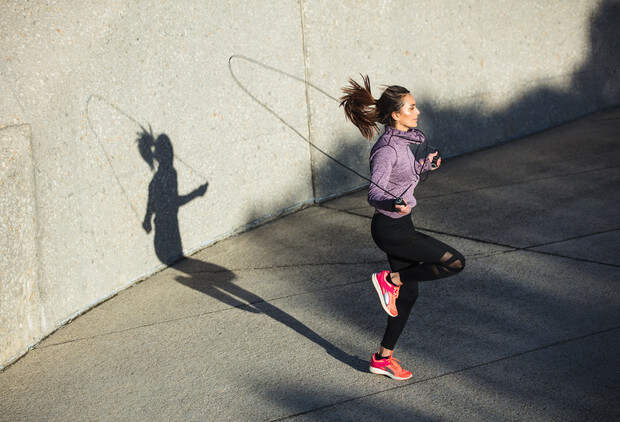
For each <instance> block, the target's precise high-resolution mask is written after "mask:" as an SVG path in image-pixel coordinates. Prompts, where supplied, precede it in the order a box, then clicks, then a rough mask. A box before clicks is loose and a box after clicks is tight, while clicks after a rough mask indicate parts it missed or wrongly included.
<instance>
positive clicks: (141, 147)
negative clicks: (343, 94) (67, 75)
mask: <svg viewBox="0 0 620 422" xmlns="http://www.w3.org/2000/svg"><path fill="white" fill-rule="evenodd" d="M234 59H238V60H245V61H248V62H250V63H254V64H256V65H258V66H261V67H263V68H265V69H268V70H271V71H273V72H277V73H280V74H282V75H285V76H287V77H289V78H291V79H293V80H296V81H299V82H302V83H303V84H304V85H306V86H310V87H312V88H314V89H316V90H317V91H319V92H320V93H322V94H323V95H325V96H326V97H328V98H330V99H332V100H334V101H336V102H337V103H340V100H339V99H338V98H335V97H333V96H332V95H330V94H329V93H327V92H325V91H324V90H322V89H321V88H319V87H317V86H316V85H314V84H312V83H310V82H308V81H306V80H305V79H302V78H299V77H297V76H295V75H292V74H290V73H287V72H284V71H282V70H280V69H276V68H275V67H272V66H269V65H266V64H264V63H261V62H259V61H257V60H254V59H252V58H250V57H246V56H243V55H232V56H230V57H229V59H228V69H229V71H230V75H231V76H232V78H233V80H234V81H235V83H236V84H237V85H238V86H239V88H241V90H242V91H243V92H245V93H246V94H247V95H248V96H249V97H250V98H251V99H252V100H253V101H254V102H256V103H257V104H258V105H260V106H261V107H262V108H263V109H265V110H266V111H268V112H269V113H270V114H271V115H273V116H274V117H275V118H276V119H278V120H279V121H280V122H281V123H282V124H284V125H285V126H286V127H288V128H289V129H291V130H292V131H293V132H294V133H295V134H296V135H297V136H299V137H300V138H301V139H302V140H303V141H304V142H305V143H307V144H308V145H310V146H311V147H312V148H314V149H315V150H317V151H318V152H320V153H321V154H323V155H324V156H325V157H327V158H329V159H330V160H332V161H334V162H335V163H336V164H338V165H339V166H341V167H343V168H344V169H346V170H348V171H350V172H351V173H353V174H355V175H356V176H358V177H360V178H361V179H363V180H366V181H367V182H368V183H370V184H372V185H374V186H376V187H378V188H379V189H381V190H382V191H383V192H385V193H387V194H388V195H390V196H391V197H393V198H394V204H395V205H405V201H404V200H403V199H402V196H403V195H404V194H405V193H406V192H407V191H408V190H409V189H410V188H411V186H413V183H414V182H412V183H411V184H410V185H409V186H407V188H406V189H405V190H404V191H403V192H402V193H400V194H399V195H396V194H394V193H392V192H390V191H389V190H388V189H385V188H384V187H383V186H379V185H378V184H377V183H375V182H373V181H372V180H370V179H369V178H368V177H366V176H364V175H362V174H360V173H359V172H358V171H356V170H355V169H353V168H351V167H349V166H347V165H346V164H344V163H342V162H341V161H340V160H338V159H336V158H334V157H332V156H331V155H330V154H328V153H327V152H325V151H323V150H322V149H321V148H319V147H318V146H317V145H315V144H314V143H312V142H311V141H310V140H309V139H308V138H306V137H305V136H304V135H303V134H302V133H301V132H299V131H298V130H297V129H295V128H294V127H293V126H292V125H291V124H289V123H288V122H287V121H286V120H284V119H283V118H282V117H280V115H278V113H276V112H275V111H274V110H272V109H271V108H270V107H269V106H268V105H267V104H265V103H264V102H262V101H261V100H259V99H258V98H257V97H256V96H255V95H254V94H252V93H251V92H250V91H249V90H248V89H247V88H246V87H245V86H244V85H243V84H242V83H241V81H239V79H238V78H237V76H236V75H235V73H234V71H233V68H232V61H233V60H234ZM93 98H96V99H98V100H100V101H102V102H104V103H105V104H107V105H108V106H110V107H112V108H113V109H115V110H116V111H118V112H119V113H120V114H121V115H123V116H124V117H126V118H127V119H129V120H130V121H132V122H133V123H135V124H136V125H137V126H139V127H140V129H141V130H142V132H141V133H139V134H140V135H143V134H147V135H150V137H151V138H152V137H153V135H152V134H153V132H152V129H151V128H150V126H149V131H147V130H146V129H145V128H144V126H142V124H141V123H140V122H139V121H138V120H137V119H135V118H133V117H132V116H131V115H130V114H128V113H126V112H125V111H123V110H122V109H121V108H120V107H118V106H117V105H115V104H113V103H111V102H109V101H108V100H106V99H105V98H104V97H102V96H100V95H97V94H91V95H90V96H89V97H88V100H87V101H86V117H87V121H88V125H89V127H90V129H91V130H92V132H93V134H94V135H95V138H96V139H97V143H98V144H99V147H100V148H101V150H102V152H103V154H104V156H105V158H106V161H107V162H108V165H109V166H110V168H111V169H112V172H113V174H114V177H115V179H116V181H117V183H118V185H119V186H120V189H121V191H122V192H123V195H124V196H125V198H126V199H127V202H128V203H129V205H130V207H131V209H132V211H133V212H134V214H135V215H136V218H138V220H140V217H139V216H138V212H137V210H136V209H135V207H134V206H133V204H132V202H131V200H130V199H129V195H128V194H127V191H126V190H125V188H124V187H123V185H122V183H121V182H120V179H119V177H118V175H117V174H116V171H115V170H114V166H113V165H112V159H111V158H110V156H109V154H108V152H107V151H106V150H105V148H104V147H103V145H102V142H101V139H99V135H98V133H97V131H96V130H95V129H94V125H93V124H92V122H91V119H90V112H89V105H90V102H91V100H92V99H93ZM144 138H145V137H144V136H142V138H141V143H140V145H139V150H140V154H141V155H142V157H143V158H144V159H145V160H146V161H147V163H149V160H147V159H146V158H145V153H146V150H145V149H149V150H150V149H151V148H152V147H153V146H154V145H152V142H151V143H149V144H148V145H146V144H144ZM421 147H424V157H425V158H424V161H423V162H421V164H422V165H421V167H420V172H419V173H418V172H417V171H416V170H415V168H413V169H412V170H413V173H414V174H415V175H416V176H418V178H419V180H420V182H424V181H425V180H426V178H427V177H428V173H427V174H426V175H425V176H426V177H422V170H421V169H422V168H424V166H425V165H426V163H427V160H428V155H429V154H428V152H429V150H431V147H430V146H429V145H428V143H427V142H423V143H421V144H419V145H417V147H416V149H415V152H414V157H418V156H419V155H418V152H419V151H420V148H421ZM432 150H433V152H437V155H436V156H435V157H434V158H433V160H432V162H431V166H432V167H433V168H436V167H437V161H438V159H439V158H440V154H439V150H438V149H437V148H433V149H432ZM173 156H174V158H176V159H177V160H178V161H180V162H181V163H182V164H184V165H185V166H187V167H188V168H189V169H191V170H192V171H194V172H195V173H197V174H198V175H200V176H202V177H204V178H205V179H206V177H205V176H204V175H203V174H201V173H200V172H199V171H197V170H196V169H194V168H193V167H192V166H191V165H189V164H188V163H187V162H186V161H185V160H183V159H182V158H181V157H179V156H178V155H177V154H173ZM149 165H151V164H150V163H149Z"/></svg>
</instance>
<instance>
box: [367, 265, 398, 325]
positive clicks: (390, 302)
mask: <svg viewBox="0 0 620 422" xmlns="http://www.w3.org/2000/svg"><path fill="white" fill-rule="evenodd" d="M389 273H390V272H389V271H381V272H380V273H374V274H373V275H372V284H373V285H374V286H375V290H376V291H377V294H378V295H379V301H380V302H381V306H383V309H384V310H385V312H387V314H388V315H389V316H391V317H395V316H398V311H397V310H396V298H398V290H399V287H398V286H395V285H393V284H392V283H390V282H388V281H387V276H388V274H389Z"/></svg>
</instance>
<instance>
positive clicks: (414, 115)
mask: <svg viewBox="0 0 620 422" xmlns="http://www.w3.org/2000/svg"><path fill="white" fill-rule="evenodd" d="M419 115H420V110H418V107H417V106H416V103H415V98H413V95H411V94H406V95H405V96H404V97H403V106H402V107H401V108H400V110H399V111H395V112H393V113H392V119H394V122H395V127H396V129H398V130H404V131H406V130H408V129H411V128H414V127H417V126H418V116H419Z"/></svg>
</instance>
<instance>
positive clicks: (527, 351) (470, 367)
mask: <svg viewBox="0 0 620 422" xmlns="http://www.w3.org/2000/svg"><path fill="white" fill-rule="evenodd" d="M618 329H620V326H615V327H611V328H607V329H604V330H600V331H595V332H593V333H589V334H584V335H582V336H578V337H571V338H568V339H564V340H559V341H556V342H553V343H549V344H546V345H543V346H539V347H536V348H534V349H530V350H525V351H523V352H518V353H514V354H512V355H508V356H504V357H501V358H498V359H493V360H490V361H487V362H481V363H478V364H475V365H471V366H467V367H465V368H461V369H456V370H454V371H449V372H444V373H443V374H439V375H435V376H432V377H428V378H424V379H421V380H417V381H412V382H408V383H405V384H403V385H398V386H396V387H390V388H386V389H383V390H379V391H375V392H373V393H369V394H365V395H363V396H359V397H352V398H350V399H346V400H340V401H337V402H334V403H330V404H328V405H325V406H320V407H317V408H314V409H310V410H306V411H304V412H299V413H295V414H292V415H287V416H283V417H281V418H277V419H271V422H276V421H283V420H287V419H290V418H293V417H296V416H301V415H307V414H309V413H313V412H316V411H319V410H323V409H329V408H330V407H335V406H338V405H341V404H344V403H349V402H353V401H356V400H361V399H365V398H367V397H372V396H376V395H378V394H382V393H386V392H389V391H394V390H400V389H403V388H408V387H411V386H413V385H417V384H423V383H425V382H428V381H434V380H437V379H441V378H444V377H448V376H450V375H456V374H460V373H463V372H467V371H470V370H472V369H477V368H481V367H484V366H489V365H493V364H495V363H499V362H503V361H506V360H510V359H514V358H518V357H520V356H524V355H527V354H530V353H535V352H539V351H541V350H545V349H550V348H552V347H555V346H562V345H564V344H568V343H573V342H576V341H579V340H583V339H586V338H588V337H594V336H597V335H600V334H605V333H609V332H612V331H615V330H618Z"/></svg>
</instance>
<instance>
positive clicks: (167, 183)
mask: <svg viewBox="0 0 620 422" xmlns="http://www.w3.org/2000/svg"><path fill="white" fill-rule="evenodd" d="M138 135H139V137H138V139H137V142H138V149H139V151H140V155H141V156H142V158H143V159H144V160H145V161H146V162H147V164H148V165H149V167H150V168H151V169H152V170H153V169H154V167H155V166H154V163H153V161H157V163H158V165H157V170H156V172H155V175H154V176H153V179H152V180H151V182H150V183H149V197H148V204H147V207H146V214H145V216H144V221H143V223H142V227H143V228H144V230H145V231H146V232H147V233H150V232H151V229H152V227H151V220H152V219H153V215H154V216H155V218H154V220H155V240H154V242H155V253H156V255H157V257H158V258H159V260H160V261H161V262H162V263H164V264H166V265H172V264H174V263H176V264H175V265H174V268H175V269H177V270H179V271H182V272H184V273H185V274H187V277H185V276H177V277H176V280H177V281H178V282H179V283H181V284H183V285H185V286H188V287H190V288H192V289H194V290H198V291H200V292H202V293H204V294H207V295H209V296H211V297H212V298H214V299H217V300H219V301H220V302H222V303H225V304H227V305H229V306H231V307H235V308H239V309H243V310H245V311H248V312H252V313H262V314H265V315H267V316H268V317H270V318H272V319H273V320H275V321H277V322H279V323H281V324H283V325H285V326H287V327H289V328H290V329H292V330H294V331H295V332H297V333H299V334H301V335H302V336H304V337H305V338H307V339H308V340H310V341H312V342H314V343H315V344H317V345H319V346H321V347H323V348H324V349H325V351H326V352H327V353H328V354H329V355H330V356H332V357H334V358H336V359H338V360H339V361H341V362H343V363H345V364H347V365H349V366H350V367H352V368H354V369H357V370H359V371H364V372H366V369H367V366H368V363H367V361H365V360H362V359H360V358H358V357H357V356H353V355H349V354H348V353H345V352H344V351H343V350H341V349H340V348H338V347H337V346H335V345H334V344H333V343H331V342H330V341H328V340H326V339H324V338H323V337H321V336H320V335H318V334H317V333H316V332H315V331H313V330H312V329H311V328H309V327H308V326H307V325H305V324H304V323H302V322H301V321H299V320H298V319H296V318H295V317H293V316H292V315H290V314H288V313H286V312H284V311H283V310H281V309H279V308H278V307H276V306H274V305H272V304H270V303H269V302H267V301H266V300H264V299H263V298H261V297H260V296H258V295H256V294H254V293H252V292H250V291H249V290H246V289H244V288H242V287H240V286H238V285H236V284H235V283H233V282H232V280H233V279H234V278H235V274H234V273H233V272H232V271H230V270H228V269H226V268H224V267H221V266H219V265H215V264H211V263H207V262H203V261H200V260H198V259H194V258H191V257H184V255H183V245H182V242H181V234H180V231H179V220H178V212H179V208H180V207H181V206H183V205H185V204H187V203H188V202H190V201H191V200H193V199H194V198H196V197H198V196H203V195H204V194H205V192H206V190H207V186H208V183H204V184H203V185H201V186H199V187H198V188H196V189H195V190H193V191H192V192H190V193H189V194H187V195H182V196H179V194H178V182H177V172H176V170H175V169H174V167H173V157H174V154H173V148H172V142H171V141H170V139H169V138H168V136H167V135H165V134H161V135H159V136H158V137H157V139H155V137H154V136H153V134H152V132H147V131H146V130H144V129H143V131H142V132H140V133H139V134H138ZM181 258H184V259H182V260H181ZM177 261H178V262H177Z"/></svg>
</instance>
